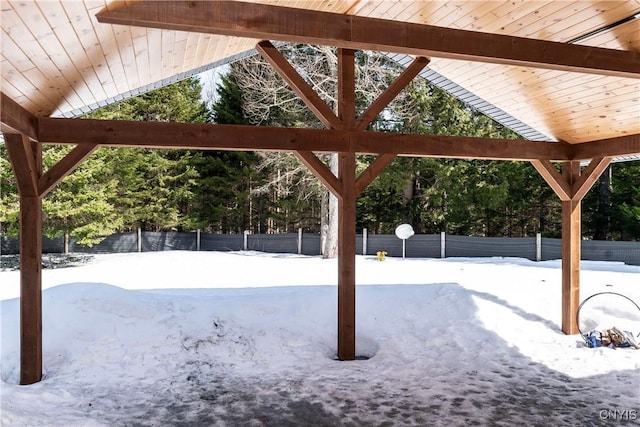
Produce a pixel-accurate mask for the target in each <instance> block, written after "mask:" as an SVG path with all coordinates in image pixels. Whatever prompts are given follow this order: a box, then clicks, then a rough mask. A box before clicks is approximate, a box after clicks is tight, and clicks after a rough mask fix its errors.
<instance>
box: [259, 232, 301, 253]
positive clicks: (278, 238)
mask: <svg viewBox="0 0 640 427" xmlns="http://www.w3.org/2000/svg"><path fill="white" fill-rule="evenodd" d="M302 239H303V241H304V236H303V237H302ZM247 249H248V250H250V251H260V252H269V253H274V254H287V253H288V254H295V253H298V233H284V234H249V236H248V237H247Z"/></svg>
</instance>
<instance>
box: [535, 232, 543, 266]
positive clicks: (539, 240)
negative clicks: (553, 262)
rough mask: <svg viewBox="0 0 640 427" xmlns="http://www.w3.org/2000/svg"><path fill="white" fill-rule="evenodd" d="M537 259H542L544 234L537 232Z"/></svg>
mask: <svg viewBox="0 0 640 427" xmlns="http://www.w3.org/2000/svg"><path fill="white" fill-rule="evenodd" d="M536 261H538V262H539V261H542V234H540V233H536Z"/></svg>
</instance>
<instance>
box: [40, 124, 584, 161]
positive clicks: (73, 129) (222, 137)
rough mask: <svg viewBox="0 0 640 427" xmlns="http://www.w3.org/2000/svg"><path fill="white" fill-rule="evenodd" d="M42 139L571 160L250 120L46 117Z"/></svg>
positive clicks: (548, 149) (554, 151)
mask: <svg viewBox="0 0 640 427" xmlns="http://www.w3.org/2000/svg"><path fill="white" fill-rule="evenodd" d="M39 137H40V142H41V143H50V144H98V145H104V146H114V147H145V148H181V149H182V148H192V149H203V150H206V149H212V150H213V149H215V150H240V151H243V150H244V151H289V152H290V151H313V152H323V153H338V152H353V153H359V154H384V153H388V154H397V155H399V156H417V157H448V158H478V159H495V160H534V159H542V160H547V159H550V160H556V161H566V160H571V159H572V158H573V157H572V154H571V146H570V145H569V144H565V143H559V142H543V141H526V140H514V139H497V138H477V137H463V136H446V135H407V134H400V133H391V132H385V133H382V132H366V131H356V130H331V129H308V128H304V129H302V128H294V129H291V128H289V129H287V128H275V127H266V126H264V127H263V126H245V125H211V124H196V123H166V122H134V121H123V120H94V119H64V118H40V119H39Z"/></svg>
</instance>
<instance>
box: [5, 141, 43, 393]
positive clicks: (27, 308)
mask: <svg viewBox="0 0 640 427" xmlns="http://www.w3.org/2000/svg"><path fill="white" fill-rule="evenodd" d="M5 145H6V148H7V154H8V155H9V160H10V161H11V167H12V168H13V174H14V176H15V177H16V184H17V186H18V192H19V193H20V384H33V383H36V382H38V381H40V380H41V379H42V195H41V194H40V193H39V192H38V180H39V178H40V176H41V174H42V150H41V147H40V144H37V143H34V142H32V141H30V140H29V138H28V137H27V136H25V135H19V134H5Z"/></svg>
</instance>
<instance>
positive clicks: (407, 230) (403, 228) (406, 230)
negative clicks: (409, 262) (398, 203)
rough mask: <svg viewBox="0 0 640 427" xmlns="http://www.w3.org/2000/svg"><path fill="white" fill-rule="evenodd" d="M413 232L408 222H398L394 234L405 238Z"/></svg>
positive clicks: (399, 237)
mask: <svg viewBox="0 0 640 427" xmlns="http://www.w3.org/2000/svg"><path fill="white" fill-rule="evenodd" d="M414 234H415V233H414V231H413V227H412V226H411V225H409V224H400V225H399V226H397V227H396V236H398V239H402V240H405V239H408V238H409V237H411V236H413V235H414Z"/></svg>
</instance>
